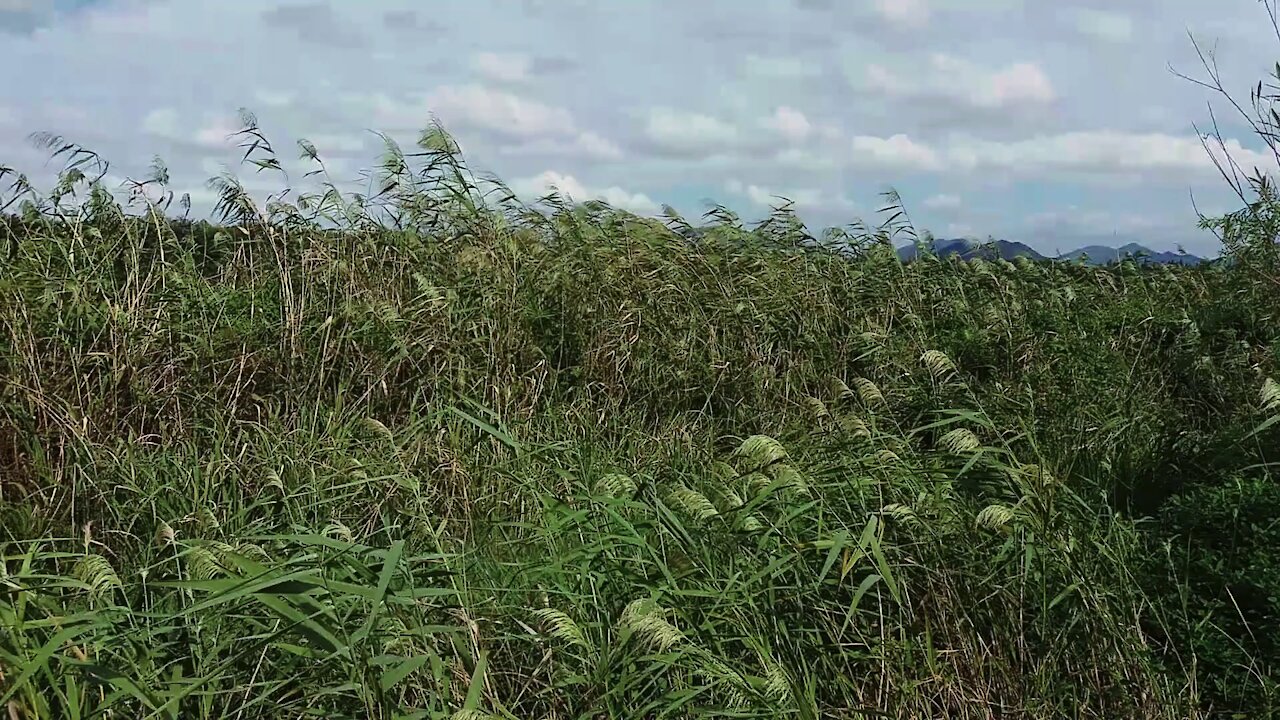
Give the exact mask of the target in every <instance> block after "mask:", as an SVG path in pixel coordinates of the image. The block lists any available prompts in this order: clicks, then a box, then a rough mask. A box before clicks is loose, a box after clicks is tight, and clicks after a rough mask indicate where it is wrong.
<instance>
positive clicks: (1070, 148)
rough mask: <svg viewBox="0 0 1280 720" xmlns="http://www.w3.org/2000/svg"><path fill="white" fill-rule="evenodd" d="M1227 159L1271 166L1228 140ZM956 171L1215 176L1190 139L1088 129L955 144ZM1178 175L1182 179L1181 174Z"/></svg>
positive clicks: (1200, 148) (1208, 159)
mask: <svg viewBox="0 0 1280 720" xmlns="http://www.w3.org/2000/svg"><path fill="white" fill-rule="evenodd" d="M1227 150H1228V152H1229V153H1230V155H1231V157H1232V158H1233V159H1234V160H1235V161H1236V162H1239V163H1241V164H1242V165H1243V166H1245V167H1246V168H1251V167H1253V166H1255V165H1257V166H1261V167H1270V166H1274V164H1275V163H1274V160H1273V159H1272V158H1271V157H1270V156H1269V155H1266V154H1263V153H1260V152H1257V151H1255V150H1252V149H1249V148H1245V147H1244V146H1243V145H1241V143H1240V142H1239V141H1238V140H1228V141H1227ZM948 158H949V160H950V162H951V163H952V164H953V165H954V166H956V167H957V168H960V169H983V168H993V169H1000V170H1007V171H1012V172H1022V173H1046V172H1055V171H1066V172H1082V173H1090V174H1101V175H1126V174H1148V175H1153V176H1159V175H1162V174H1166V175H1167V174H1168V173H1175V174H1184V173H1205V172H1216V171H1215V170H1214V165H1213V160H1212V158H1211V157H1210V155H1209V153H1208V152H1206V150H1205V147H1204V145H1203V144H1202V143H1201V141H1200V138H1198V137H1196V136H1194V135H1182V136H1179V135H1169V134H1165V133H1130V132H1119V131H1114V130H1094V131H1080V132H1068V133H1060V134H1057V135H1044V136H1037V137H1033V138H1029V139H1025V140H1015V141H1007V142H999V141H989V140H961V141H958V142H955V143H953V144H952V146H951V147H950V148H949V151H948ZM1182 177H1186V176H1185V175H1182Z"/></svg>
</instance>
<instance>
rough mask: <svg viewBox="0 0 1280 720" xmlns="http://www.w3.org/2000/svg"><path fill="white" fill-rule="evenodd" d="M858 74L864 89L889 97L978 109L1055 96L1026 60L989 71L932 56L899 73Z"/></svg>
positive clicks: (870, 70) (873, 68)
mask: <svg viewBox="0 0 1280 720" xmlns="http://www.w3.org/2000/svg"><path fill="white" fill-rule="evenodd" d="M863 73H864V83H865V85H866V86H867V87H869V88H870V89H872V90H875V91H877V92H879V93H882V94H885V95H889V96H891V97H905V98H918V99H925V100H938V99H946V100H951V101H953V102H957V103H960V104H964V105H968V106H970V107H975V108H983V109H1001V108H1009V107H1016V106H1027V105H1032V106H1034V105H1043V104H1045V103H1049V102H1052V101H1053V100H1054V99H1055V97H1056V93H1055V91H1054V89H1053V83H1052V82H1051V81H1050V79H1049V76H1048V75H1046V74H1045V72H1044V70H1042V69H1041V68H1040V66H1039V65H1036V64H1034V63H1030V62H1016V63H1012V64H1010V65H1008V66H1005V67H1002V68H997V69H994V70H993V69H987V68H983V67H981V66H978V65H976V64H974V63H972V62H970V61H968V60H964V59H963V58H958V57H955V56H954V55H947V54H946V53H933V54H932V55H930V57H929V62H928V67H926V68H919V69H913V70H911V71H909V72H908V73H902V72H895V71H893V70H890V69H889V68H887V67H885V66H883V65H880V64H874V63H873V64H871V65H868V66H866V68H865V69H864V71H863Z"/></svg>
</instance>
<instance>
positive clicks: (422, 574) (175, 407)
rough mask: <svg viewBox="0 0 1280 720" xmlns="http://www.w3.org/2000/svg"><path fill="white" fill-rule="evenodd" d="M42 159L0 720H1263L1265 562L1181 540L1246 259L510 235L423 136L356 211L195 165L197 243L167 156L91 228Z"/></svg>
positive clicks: (17, 397)
mask: <svg viewBox="0 0 1280 720" xmlns="http://www.w3.org/2000/svg"><path fill="white" fill-rule="evenodd" d="M243 120H244V122H245V127H244V129H243V131H242V132H241V134H240V135H239V136H238V137H239V139H240V140H241V141H242V142H243V143H244V148H245V150H246V162H248V163H251V164H252V166H253V167H256V168H258V169H260V170H262V171H264V172H274V171H276V169H278V168H279V167H280V161H279V157H278V156H277V154H276V152H275V149H274V147H273V146H272V145H271V143H270V142H269V141H268V139H267V138H265V137H264V136H263V135H262V133H261V131H260V130H259V129H258V127H257V123H256V119H254V118H253V117H252V116H251V115H248V114H246V115H245V117H244V118H243ZM42 140H43V141H44V142H45V144H46V145H47V146H48V147H49V148H50V149H51V150H52V151H54V153H55V156H56V157H60V158H65V159H66V160H67V163H68V164H67V167H66V169H65V171H64V172H63V174H62V176H61V181H60V182H59V183H58V185H57V186H56V187H55V188H54V189H53V190H52V191H51V192H49V193H45V194H42V193H38V192H37V191H36V190H34V189H32V188H31V187H30V186H29V185H28V184H26V183H25V182H21V181H20V182H18V183H16V184H15V187H14V188H13V195H12V197H11V198H6V199H4V200H3V201H0V205H4V206H5V207H8V208H11V209H13V210H15V211H16V214H14V215H11V216H9V217H8V218H7V219H6V225H5V231H4V232H5V237H6V243H7V248H8V250H7V253H6V255H5V257H4V259H3V260H0V298H2V300H0V320H2V322H0V327H2V328H4V330H3V332H2V333H0V378H3V381H2V382H0V526H2V527H3V537H2V538H0V557H3V562H0V588H2V589H0V618H3V622H0V705H3V706H5V707H6V709H7V710H8V712H9V713H10V715H11V716H13V717H18V718H27V717H35V718H43V717H129V718H137V717H174V718H176V717H244V718H248V717H304V716H305V717H310V716H320V717H362V718H364V717H369V718H375V717H376V718H410V717H417V718H445V717H511V718H517V717H518V718H525V717H549V718H550V717H554V718H568V717H583V718H585V717H605V716H608V717H688V716H693V715H699V716H718V717H779V716H795V717H804V718H818V717H881V716H886V715H887V716H890V717H913V718H914V717H943V716H945V717H975V718H977V717H984V718H985V717H1064V716H1066V717H1099V718H1116V717H1134V718H1166V717H1167V718H1183V717H1190V716H1205V715H1208V714H1211V713H1213V712H1218V711H1220V710H1222V709H1224V708H1226V709H1230V710H1235V711H1241V712H1243V711H1246V710H1248V711H1251V712H1254V713H1266V712H1270V709H1271V708H1272V707H1273V706H1274V704H1275V702H1276V700H1277V688H1276V685H1275V682H1274V679H1273V671H1274V663H1275V661H1276V657H1277V656H1276V653H1275V650H1274V648H1272V647H1271V646H1270V645H1269V644H1268V643H1270V642H1271V641H1270V640H1268V639H1267V638H1266V637H1259V636H1258V633H1260V632H1265V631H1266V629H1267V628H1270V627H1272V626H1273V625H1274V623H1275V617H1276V615H1275V612H1274V610H1275V599H1274V597H1272V598H1270V599H1267V598H1266V597H1265V590H1266V588H1268V587H1276V585H1275V584H1270V585H1269V584H1268V583H1271V582H1272V580H1269V579H1267V578H1261V579H1260V578H1256V577H1255V578H1250V577H1248V576H1247V575H1248V574H1247V572H1246V569H1247V568H1248V567H1250V565H1249V563H1253V562H1256V561H1257V558H1258V557H1259V556H1258V552H1262V551H1263V550H1262V548H1263V547H1264V546H1265V543H1261V542H1260V541H1259V539H1260V538H1265V537H1266V535H1265V532H1274V531H1273V530H1272V531H1265V530H1258V531H1256V532H1254V533H1253V534H1252V535H1250V534H1249V533H1248V532H1244V533H1243V535H1242V534H1241V533H1236V535H1235V537H1236V538H1237V540H1240V542H1237V543H1236V544H1235V545H1233V546H1232V547H1231V548H1228V549H1226V550H1223V551H1221V552H1217V551H1214V552H1209V553H1207V554H1205V553H1201V554H1198V555H1197V554H1196V553H1195V552H1189V551H1188V550H1187V548H1191V549H1193V550H1194V549H1195V548H1196V547H1197V546H1196V545H1195V542H1197V540H1196V539H1197V538H1201V537H1202V536H1203V534H1204V533H1205V532H1208V531H1212V530H1213V528H1211V527H1208V526H1207V525H1205V524H1196V523H1193V522H1189V520H1193V519H1194V518H1190V519H1189V518H1188V517H1186V513H1184V512H1181V510H1180V508H1186V507H1187V503H1188V502H1191V503H1193V508H1192V509H1193V510H1194V509H1196V507H1194V504H1196V503H1199V504H1200V505H1199V509H1201V510H1204V511H1206V515H1207V516H1208V515H1212V514H1213V513H1218V514H1221V513H1228V514H1229V511H1230V508H1232V507H1233V505H1232V503H1236V505H1235V507H1239V506H1240V505H1239V503H1238V496H1239V495H1240V493H1241V492H1245V493H1246V494H1248V497H1249V498H1252V501H1253V502H1254V503H1255V505H1256V506H1257V508H1259V510H1260V511H1266V510H1267V509H1269V508H1274V507H1275V506H1276V504H1275V502H1276V501H1275V500H1272V499H1270V498H1272V497H1274V493H1272V494H1271V495H1268V494H1267V493H1270V492H1271V491H1270V490H1269V489H1268V488H1269V487H1270V486H1269V483H1271V482H1273V480H1272V479H1271V472H1272V470H1271V468H1272V467H1273V466H1274V462H1275V458H1276V455H1277V445H1276V443H1277V439H1278V436H1277V428H1276V427H1275V425H1276V420H1275V419H1274V417H1271V416H1274V415H1275V413H1276V410H1277V402H1280V401H1277V400H1276V391H1275V385H1274V382H1272V381H1270V380H1268V379H1267V378H1269V377H1270V378H1274V377H1278V376H1280V339H1278V336H1280V331H1278V330H1277V323H1276V322H1275V319H1276V317H1277V315H1276V311H1277V309H1280V308H1278V305H1277V304H1278V303H1280V297H1277V295H1276V294H1274V293H1272V292H1271V288H1269V287H1268V286H1267V285H1266V282H1265V279H1260V278H1258V277H1256V276H1253V275H1250V274H1248V273H1247V272H1246V271H1245V269H1244V268H1242V267H1240V266H1233V265H1230V264H1219V265H1215V266H1209V267H1203V268H1183V267H1143V266H1139V265H1137V264H1134V263H1130V262H1126V263H1123V264H1120V265H1117V266H1113V267H1103V268H1097V267H1088V266H1083V265H1073V264H1059V263H1030V262H1023V261H1019V262H1017V263H1009V262H1005V261H994V262H988V261H981V260H975V261H971V262H963V261H958V260H953V259H942V258H937V257H933V256H930V255H927V254H926V255H924V256H923V257H921V258H920V259H919V260H917V261H914V262H912V263H909V264H903V263H902V262H900V261H899V260H898V259H897V256H896V254H895V253H894V252H893V251H892V243H893V242H895V241H898V242H900V241H902V240H904V239H909V238H910V237H912V235H911V233H913V232H914V231H913V230H912V229H911V228H910V226H909V224H906V222H905V219H904V216H903V215H902V214H901V213H900V212H899V211H898V209H897V206H891V208H890V209H889V210H888V211H887V212H886V213H885V218H886V219H885V222H884V223H882V224H880V225H877V226H864V225H858V226H852V227H850V228H845V229H843V230H834V231H829V232H826V233H823V234H820V235H819V236H816V237H815V236H813V235H811V234H809V233H808V231H807V230H805V229H804V227H803V226H802V225H800V224H799V223H798V221H797V220H796V218H795V216H794V215H793V214H792V213H791V211H790V209H789V208H787V207H783V208H780V209H779V210H778V211H777V212H775V213H774V214H773V215H772V216H770V217H769V218H767V219H766V220H765V221H764V222H763V223H761V224H759V225H756V226H746V225H744V224H743V223H742V222H741V221H740V220H739V219H738V218H737V217H735V216H734V215H733V214H732V213H730V212H729V211H727V210H726V209H724V208H713V209H712V210H711V211H710V212H709V213H708V214H707V216H706V217H704V218H702V219H701V220H696V221H690V220H686V219H684V218H681V217H680V216H678V215H677V214H675V213H674V211H671V210H670V209H668V211H667V215H666V217H665V219H664V220H662V221H658V220H653V219H646V218H640V217H636V216H634V215H630V214H628V213H625V212H621V211H618V210H615V209H612V208H610V207H608V206H607V205H605V204H603V203H599V202H590V203H585V204H580V205H574V204H571V203H569V202H568V201H567V200H565V199H564V198H560V197H556V196H551V197H548V198H544V199H543V201H541V202H540V203H539V204H537V205H535V206H532V207H530V206H525V205H523V204H521V203H519V202H517V201H516V200H515V198H514V197H513V196H512V195H511V193H510V192H508V191H506V190H505V188H504V187H503V186H502V185H501V183H500V182H497V181H494V180H478V179H477V178H476V177H475V176H474V175H473V174H472V173H471V172H470V171H469V170H468V168H467V166H466V164H465V161H464V159H463V158H462V157H461V155H460V154H459V153H458V151H457V146H456V144H455V143H454V142H453V141H452V140H451V139H450V138H449V136H448V135H447V134H446V133H445V132H444V131H443V129H441V128H439V127H432V128H428V130H427V131H426V132H424V133H423V135H422V137H421V139H420V141H419V142H418V144H417V147H416V148H414V149H413V150H411V151H406V150H404V149H402V148H400V147H398V146H396V144H395V143H394V142H392V141H390V140H387V143H386V151H385V153H384V155H383V157H382V158H380V160H379V163H378V166H377V168H376V171H375V173H374V177H373V180H374V183H375V184H374V187H376V188H378V192H377V193H375V194H374V195H373V196H372V197H367V196H361V195H347V194H344V193H343V192H342V191H341V190H340V189H339V185H338V184H337V183H334V182H333V181H332V180H329V179H324V182H323V183H322V186H321V188H322V189H321V191H320V192H318V193H315V194H311V195H303V196H300V197H296V198H294V199H293V200H292V201H287V200H286V199H285V197H286V196H285V195H284V194H283V193H281V195H280V196H279V197H272V198H271V199H269V201H268V202H266V203H265V204H259V203H258V202H256V201H255V200H254V198H252V197H251V196H250V195H249V194H248V193H247V192H245V190H244V188H243V186H242V185H241V184H240V183H239V181H238V180H237V179H236V178H235V177H234V176H233V175H230V174H228V175H226V176H224V177H220V178H216V179H215V180H214V181H213V187H215V188H216V189H217V190H218V191H219V193H220V200H219V202H218V205H217V209H216V210H217V215H218V217H217V218H216V220H217V223H216V224H210V223H205V222H194V223H193V222H189V221H185V220H178V221H175V220H172V219H171V218H168V217H166V212H168V211H169V210H171V209H172V208H171V206H172V204H173V203H175V202H176V203H178V206H179V207H182V206H183V204H184V203H183V200H182V199H181V198H176V199H175V198H174V197H173V195H172V194H171V193H168V192H167V191H166V188H165V185H166V173H165V172H164V171H163V167H162V166H161V165H159V164H157V166H156V168H155V170H154V172H153V173H152V177H150V178H148V179H147V180H144V181H142V182H140V183H138V184H137V185H136V186H135V187H136V188H137V192H136V193H134V195H133V204H131V205H130V204H127V203H126V204H122V203H121V202H118V201H116V200H115V199H113V198H112V197H111V196H110V195H109V193H107V191H106V189H105V188H104V187H103V186H102V185H101V183H100V182H97V183H95V182H94V179H95V177H98V176H100V175H102V174H103V173H104V172H105V167H104V165H103V163H104V161H103V160H102V159H101V158H99V157H98V156H97V155H95V154H93V153H92V152H91V151H89V150H87V149H85V148H81V147H79V146H77V145H75V144H74V143H69V142H66V141H64V140H61V139H58V138H49V137H45V138H42ZM298 146H299V151H300V153H301V155H302V156H303V157H304V159H306V160H307V161H309V162H313V163H314V164H315V168H316V172H317V175H316V177H320V178H326V177H327V176H326V175H325V172H324V167H323V163H322V161H321V159H320V158H319V157H318V155H317V154H316V153H315V151H314V148H312V147H311V146H310V145H309V144H308V143H306V142H305V141H301V142H299V143H298ZM889 199H890V201H891V203H893V202H897V199H896V198H895V197H890V198H889ZM172 214H173V213H172V212H169V215H172ZM1233 488H1234V490H1233ZM1242 488H1244V490H1242ZM1233 493H1234V494H1233ZM1232 498H1237V499H1236V500H1233V499H1232ZM1215 522H1216V523H1217V524H1218V525H1219V527H1218V528H1217V531H1220V532H1225V528H1223V527H1221V525H1222V524H1223V523H1225V522H1227V520H1225V519H1223V518H1221V517H1219V518H1217V519H1216V520H1215ZM1244 535H1247V536H1248V537H1247V538H1244V539H1243V540H1241V538H1242V537H1244ZM1223 558H1228V559H1229V560H1230V562H1231V563H1236V565H1233V566H1232V568H1229V569H1224V568H1223V565H1222V561H1223ZM1215 563H1217V565H1215ZM1269 567H1271V568H1274V567H1276V565H1271V566H1269ZM1188 572H1192V573H1193V575H1194V576H1189V575H1188V574H1187V573H1188ZM1267 572H1270V570H1267ZM1213 573H1218V575H1214V574H1213ZM1224 573H1225V574H1224ZM1226 574H1230V575H1231V582H1232V583H1233V584H1232V585H1231V586H1230V587H1226V586H1225V585H1224V586H1223V587H1214V586H1213V582H1212V578H1215V577H1226ZM1206 579H1207V580H1209V582H1207V583H1206V582H1205V581H1206ZM1224 587H1226V589H1227V590H1229V591H1230V592H1226V593H1224V592H1221V591H1222V590H1223V588H1224ZM1242 590H1249V591H1251V592H1252V591H1254V590H1257V591H1259V592H1262V593H1263V596H1262V597H1261V599H1260V600H1258V604H1256V605H1254V606H1249V605H1248V600H1249V599H1248V598H1245V599H1244V601H1242V600H1241V596H1242V592H1241V591H1242ZM1228 597H1229V598H1230V599H1231V602H1232V605H1231V606H1227V605H1226V604H1224V603H1225V602H1226V600H1227V599H1228ZM1255 599H1256V598H1255ZM1255 610H1256V613H1254V611H1255ZM1250 613H1253V614H1250ZM1269 613H1270V614H1269ZM1237 616H1238V617H1237ZM1241 668H1245V669H1247V672H1245V671H1243V670H1241ZM1257 716H1263V715H1261V714H1259V715H1257Z"/></svg>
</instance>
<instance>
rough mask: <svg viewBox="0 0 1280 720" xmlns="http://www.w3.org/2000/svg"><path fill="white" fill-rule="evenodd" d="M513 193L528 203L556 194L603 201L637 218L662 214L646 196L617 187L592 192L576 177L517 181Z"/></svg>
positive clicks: (551, 173) (545, 175)
mask: <svg viewBox="0 0 1280 720" xmlns="http://www.w3.org/2000/svg"><path fill="white" fill-rule="evenodd" d="M511 190H512V191H513V192H515V193H516V194H517V195H520V196H522V197H524V198H525V199H526V200H534V199H537V198H538V197H541V196H543V195H547V194H549V193H551V192H553V191H556V192H559V193H560V194H561V195H566V196H568V197H569V198H570V199H571V200H573V201H574V202H584V201H586V200H603V201H605V202H607V203H609V204H610V205H612V206H614V207H616V208H621V209H623V210H629V211H631V212H633V213H636V214H637V215H649V214H653V213H656V212H658V210H659V209H660V208H659V205H658V203H656V202H654V201H653V200H652V199H651V198H650V197H649V196H648V195H645V194H644V193H633V192H629V191H627V190H624V189H622V188H620V187H617V186H611V187H607V188H600V189H596V188H588V187H587V186H586V185H584V184H582V182H581V181H579V180H578V179H577V178H575V177H574V176H572V175H567V174H564V173H560V172H556V171H555V170H547V171H545V172H542V173H540V174H538V175H536V176H534V177H531V178H525V179H522V180H516V181H515V182H512V183H511Z"/></svg>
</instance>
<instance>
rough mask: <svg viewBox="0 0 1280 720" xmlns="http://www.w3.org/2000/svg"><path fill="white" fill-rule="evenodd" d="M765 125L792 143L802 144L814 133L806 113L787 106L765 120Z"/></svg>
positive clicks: (782, 106)
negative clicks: (801, 142)
mask: <svg viewBox="0 0 1280 720" xmlns="http://www.w3.org/2000/svg"><path fill="white" fill-rule="evenodd" d="M764 124H765V126H766V127H768V128H770V129H772V130H774V131H775V132H777V133H778V134H779V135H781V136H783V137H784V138H786V139H787V140H790V141H791V142H800V141H802V140H804V139H805V138H807V137H809V133H810V132H812V131H813V125H811V124H810V123H809V118H807V117H805V116H804V113H802V112H800V111H799V110H796V109H795V108H791V107H787V106H786V105H781V106H779V107H778V109H777V110H774V112H773V114H772V115H770V116H769V117H767V118H765V120H764Z"/></svg>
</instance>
